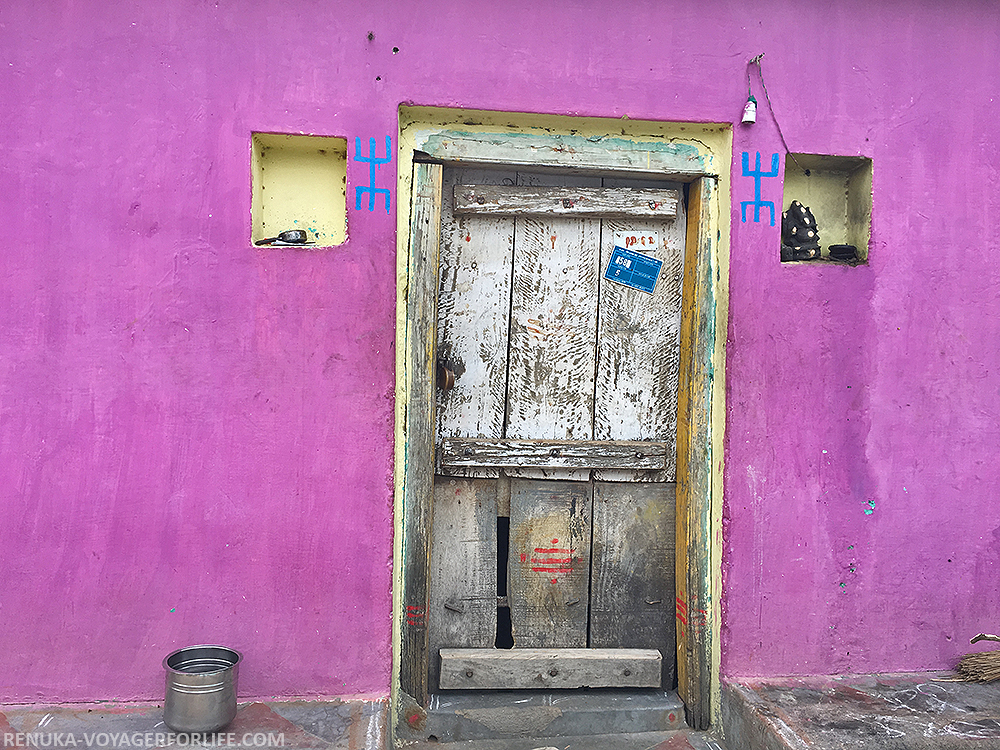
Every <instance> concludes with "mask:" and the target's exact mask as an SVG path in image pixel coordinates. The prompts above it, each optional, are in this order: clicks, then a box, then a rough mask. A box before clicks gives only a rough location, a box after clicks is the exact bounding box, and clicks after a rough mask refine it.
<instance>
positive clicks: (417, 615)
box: [406, 604, 427, 628]
mask: <svg viewBox="0 0 1000 750" xmlns="http://www.w3.org/2000/svg"><path fill="white" fill-rule="evenodd" d="M426 620H427V612H426V610H425V609H424V608H423V607H420V606H416V605H413V604H407V605H406V623H407V624H408V625H412V626H413V627H415V628H422V627H424V625H425V624H426Z"/></svg>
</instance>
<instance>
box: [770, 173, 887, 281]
mask: <svg viewBox="0 0 1000 750" xmlns="http://www.w3.org/2000/svg"><path fill="white" fill-rule="evenodd" d="M794 201H797V202H798V204H800V205H801V207H803V208H806V209H808V210H809V212H811V216H810V215H808V214H807V213H806V211H803V209H802V208H800V207H799V206H798V205H795V204H794V203H793V202H794ZM782 206H783V208H782V213H783V217H784V214H785V213H788V212H790V213H791V214H792V215H793V219H799V221H798V222H796V221H791V222H789V220H788V219H784V220H783V229H782V248H781V259H782V261H783V262H788V261H804V262H815V261H817V260H818V261H829V262H833V263H845V264H849V265H857V264H860V263H866V262H867V261H868V243H869V240H870V239H871V228H872V160H871V159H869V158H867V157H864V156H830V155H824V154H788V156H787V157H786V158H785V181H784V195H783V198H782ZM790 209H791V211H790ZM813 217H814V221H813V222H812V225H813V230H814V231H815V232H817V233H818V235H819V238H818V242H819V248H818V250H815V251H811V250H809V249H808V247H804V248H803V249H801V250H797V251H796V250H795V249H794V248H795V247H803V244H805V245H806V246H808V244H809V242H808V240H806V241H805V242H804V243H799V241H798V240H797V239H794V238H795V237H798V238H800V239H804V237H803V235H804V234H806V233H807V229H806V227H808V225H809V223H810V219H811V218H813ZM796 223H798V226H797V227H795V226H794V225H795V224H796ZM789 224H792V225H793V226H792V228H791V229H789ZM793 232H794V234H793ZM847 246H853V247H854V248H855V250H854V251H853V252H852V251H851V250H850V248H849V247H847ZM804 256H812V257H804Z"/></svg>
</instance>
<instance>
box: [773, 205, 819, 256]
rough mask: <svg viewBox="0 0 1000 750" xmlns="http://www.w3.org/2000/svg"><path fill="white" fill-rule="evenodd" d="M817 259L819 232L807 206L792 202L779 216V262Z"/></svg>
mask: <svg viewBox="0 0 1000 750" xmlns="http://www.w3.org/2000/svg"><path fill="white" fill-rule="evenodd" d="M818 257H819V231H818V230H817V229H816V219H815V218H814V217H813V215H812V211H810V210H809V207H808V206H803V205H802V204H801V203H799V202H798V201H792V204H791V205H790V206H789V207H788V210H787V211H784V212H783V213H782V214H781V260H782V261H786V260H813V259H815V258H818Z"/></svg>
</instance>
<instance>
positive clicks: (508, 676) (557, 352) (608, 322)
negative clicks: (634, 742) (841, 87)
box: [427, 170, 685, 689]
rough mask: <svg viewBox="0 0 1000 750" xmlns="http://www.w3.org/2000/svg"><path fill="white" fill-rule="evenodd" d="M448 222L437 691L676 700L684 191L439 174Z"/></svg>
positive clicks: (434, 624)
mask: <svg viewBox="0 0 1000 750" xmlns="http://www.w3.org/2000/svg"><path fill="white" fill-rule="evenodd" d="M441 216H442V231H441V250H440V274H439V287H438V322H437V347H436V356H437V362H438V398H437V410H436V413H437V432H436V450H435V460H436V468H435V471H436V476H435V483H434V499H433V505H434V508H433V523H432V527H431V551H430V554H431V575H430V581H429V588H430V591H429V608H428V613H427V615H428V628H429V648H430V671H431V674H430V684H431V686H432V689H433V688H435V687H440V688H443V689H447V688H469V689H482V688H519V687H524V688H527V687H579V686H584V685H589V686H594V687H596V686H620V687H659V686H662V687H663V688H665V689H669V688H670V687H672V685H673V682H674V676H675V657H674V654H675V644H674V614H675V611H674V598H675V594H674V584H673V578H674V486H675V485H674V482H675V453H676V452H675V433H676V421H677V381H678V377H677V373H678V361H679V330H680V308H681V281H682V279H681V276H682V267H683V252H684V244H685V243H684V233H685V218H684V201H683V191H682V190H681V189H680V186H679V185H676V184H665V183H652V182H649V181H644V182H641V183H640V182H637V181H635V180H627V181H626V180H616V179H610V178H606V177H605V178H602V177H583V178H580V177H577V178H569V177H565V176H559V175H543V174H527V173H523V172H518V173H514V172H501V171H493V170H481V171H473V170H446V171H445V185H444V190H443V202H442V211H441ZM616 244H628V245H632V247H631V248H629V249H630V250H633V251H634V250H638V251H640V253H641V254H642V258H653V259H656V260H657V261H661V262H662V268H661V269H660V271H659V275H658V279H657V281H656V285H655V289H654V290H653V291H652V292H651V293H650V292H647V291H642V290H640V289H637V288H633V287H630V286H627V285H624V284H622V283H617V282H615V281H612V280H609V279H607V278H605V273H606V272H607V270H608V268H609V265H612V253H613V251H614V248H615V246H616ZM619 256H621V257H622V258H623V260H620V261H616V263H615V264H614V267H615V268H618V269H620V270H621V272H622V273H628V272H631V271H633V270H637V269H636V268H634V267H633V266H632V262H633V261H635V256H628V255H627V254H624V255H622V254H621V253H619ZM630 257H631V258H632V261H630V260H629V258H630ZM640 265H641V264H640ZM647 281H648V278H647Z"/></svg>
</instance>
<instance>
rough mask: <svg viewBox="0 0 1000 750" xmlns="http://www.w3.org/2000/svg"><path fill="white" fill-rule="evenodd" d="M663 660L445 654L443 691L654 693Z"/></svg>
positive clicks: (655, 656) (619, 654) (545, 653)
mask: <svg viewBox="0 0 1000 750" xmlns="http://www.w3.org/2000/svg"><path fill="white" fill-rule="evenodd" d="M661 660H662V656H661V655H660V652H659V651H657V650H656V649H649V648H512V649H496V648H443V649H441V688H442V689H443V690H462V689H467V690H510V689H515V688H523V687H524V686H525V685H531V686H532V687H537V688H545V689H559V688H581V687H592V688H602V687H614V688H623V687H631V688H640V687H646V688H658V687H660V662H661Z"/></svg>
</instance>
